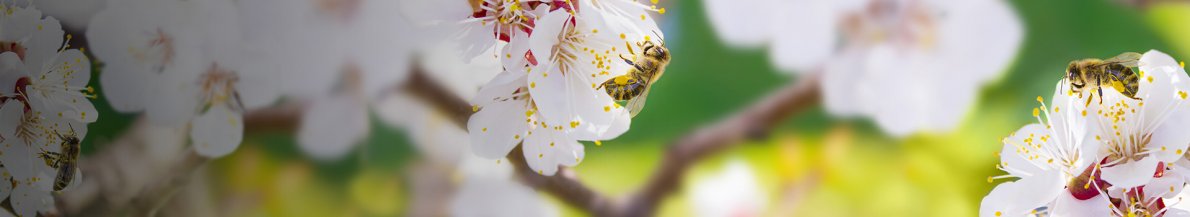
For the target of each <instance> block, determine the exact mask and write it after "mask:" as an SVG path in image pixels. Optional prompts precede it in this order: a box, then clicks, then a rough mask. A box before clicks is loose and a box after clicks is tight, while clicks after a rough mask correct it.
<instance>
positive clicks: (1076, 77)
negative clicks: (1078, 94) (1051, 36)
mask: <svg viewBox="0 0 1190 217" xmlns="http://www.w3.org/2000/svg"><path fill="white" fill-rule="evenodd" d="M1066 81H1067V82H1069V83H1070V86H1071V87H1073V88H1074V91H1079V90H1080V89H1081V88H1082V87H1083V86H1085V85H1087V84H1086V82H1085V81H1084V80H1083V71H1082V70H1081V69H1080V68H1079V64H1078V61H1073V62H1070V65H1067V66H1066Z"/></svg>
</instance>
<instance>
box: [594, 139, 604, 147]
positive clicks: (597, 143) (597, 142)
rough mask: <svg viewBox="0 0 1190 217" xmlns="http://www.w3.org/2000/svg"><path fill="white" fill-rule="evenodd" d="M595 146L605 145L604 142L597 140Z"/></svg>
mask: <svg viewBox="0 0 1190 217" xmlns="http://www.w3.org/2000/svg"><path fill="white" fill-rule="evenodd" d="M595 146H603V142H601V141H599V140H595Z"/></svg>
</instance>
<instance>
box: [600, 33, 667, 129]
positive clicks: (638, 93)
mask: <svg viewBox="0 0 1190 217" xmlns="http://www.w3.org/2000/svg"><path fill="white" fill-rule="evenodd" d="M654 34H656V33H654ZM658 39H659V40H660V36H658ZM624 44H625V46H626V47H628V52H629V53H630V54H632V55H633V58H632V59H628V58H625V57H624V56H623V55H621V56H620V59H623V60H624V62H627V63H628V65H632V68H630V69H628V73H625V74H624V75H620V76H616V77H613V78H610V79H607V81H604V82H603V84H601V85H599V87H598V88H604V90H605V91H607V94H608V95H610V96H611V97H612V99H615V100H616V101H628V112H629V114H631V116H633V117H635V116H636V114H639V113H640V111H641V109H644V107H645V100H646V99H648V98H649V89H650V88H649V87H652V85H653V83H656V82H657V79H659V78H661V75H662V74H665V67H666V66H668V65H669V57H670V56H669V49H668V48H665V41H661V44H660V45H657V44H653V41H650V40H647V39H646V40H645V41H643V42H637V43H636V47H639V48H640V49H641V53H640V54H639V55H638V54H636V51H634V50H633V49H632V47H633V46H631V45H629V44H628V42H624ZM598 88H597V89H598Z"/></svg>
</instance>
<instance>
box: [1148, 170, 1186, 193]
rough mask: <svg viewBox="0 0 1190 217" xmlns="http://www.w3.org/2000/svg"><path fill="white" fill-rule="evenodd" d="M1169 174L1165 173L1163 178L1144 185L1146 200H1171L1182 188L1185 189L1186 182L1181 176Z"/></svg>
mask: <svg viewBox="0 0 1190 217" xmlns="http://www.w3.org/2000/svg"><path fill="white" fill-rule="evenodd" d="M1170 173H1171V171H1166V175H1165V176H1162V177H1159V178H1153V180H1152V181H1149V183H1146V184H1145V185H1144V191H1143V192H1144V193H1145V199H1146V200H1148V199H1153V198H1158V197H1161V198H1173V197H1174V196H1177V195H1178V193H1181V192H1182V188H1185V187H1186V180H1185V179H1183V178H1182V176H1181V175H1177V174H1170Z"/></svg>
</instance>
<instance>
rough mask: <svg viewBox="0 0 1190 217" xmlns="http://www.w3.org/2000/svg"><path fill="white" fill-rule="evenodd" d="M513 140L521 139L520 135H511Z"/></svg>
mask: <svg viewBox="0 0 1190 217" xmlns="http://www.w3.org/2000/svg"><path fill="white" fill-rule="evenodd" d="M512 138H513V139H521V135H512Z"/></svg>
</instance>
